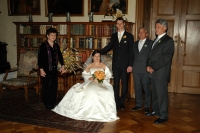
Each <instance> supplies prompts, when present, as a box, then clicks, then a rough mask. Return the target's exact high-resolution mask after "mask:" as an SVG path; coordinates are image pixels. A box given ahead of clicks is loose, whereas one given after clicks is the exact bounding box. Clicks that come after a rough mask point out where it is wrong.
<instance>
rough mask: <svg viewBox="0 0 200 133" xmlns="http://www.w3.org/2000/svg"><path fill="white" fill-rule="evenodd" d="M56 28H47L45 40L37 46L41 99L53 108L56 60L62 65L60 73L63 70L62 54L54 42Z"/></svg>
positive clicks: (56, 85)
mask: <svg viewBox="0 0 200 133" xmlns="http://www.w3.org/2000/svg"><path fill="white" fill-rule="evenodd" d="M57 34H58V32H57V30H56V29H55V28H49V29H48V30H47V31H46V35H47V40H46V41H45V42H43V43H42V44H41V46H40V48H39V55H38V66H39V69H40V76H41V79H42V100H43V103H44V105H45V107H46V108H47V109H53V108H54V106H55V103H56V97H57V87H58V76H57V73H58V70H57V65H58V61H59V62H60V64H61V65H62V68H61V69H60V72H61V74H63V73H64V72H65V70H64V61H63V56H62V53H61V51H60V47H59V45H58V43H56V42H55V40H56V37H57Z"/></svg>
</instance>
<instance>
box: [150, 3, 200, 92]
mask: <svg viewBox="0 0 200 133" xmlns="http://www.w3.org/2000/svg"><path fill="white" fill-rule="evenodd" d="M199 5H200V1H199V0H153V1H152V13H151V18H152V19H151V34H150V38H151V39H154V38H155V28H154V27H155V21H156V20H157V19H158V18H164V19H166V20H167V21H168V32H167V34H168V35H169V36H171V37H172V38H173V39H174V43H175V53H174V56H173V61H172V67H171V80H170V83H169V87H168V91H169V92H178V93H191V94H200V37H199V35H200V8H199Z"/></svg>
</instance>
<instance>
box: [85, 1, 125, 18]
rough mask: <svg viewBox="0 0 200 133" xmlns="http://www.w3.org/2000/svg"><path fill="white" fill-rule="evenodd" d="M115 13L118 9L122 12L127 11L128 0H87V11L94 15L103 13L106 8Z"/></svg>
mask: <svg viewBox="0 0 200 133" xmlns="http://www.w3.org/2000/svg"><path fill="white" fill-rule="evenodd" d="M111 9H112V12H113V13H115V12H116V9H120V10H121V11H122V13H123V14H127V13H128V0H88V12H94V14H96V15H105V14H106V12H107V11H108V10H111Z"/></svg>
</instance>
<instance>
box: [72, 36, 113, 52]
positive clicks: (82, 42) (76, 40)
mask: <svg viewBox="0 0 200 133" xmlns="http://www.w3.org/2000/svg"><path fill="white" fill-rule="evenodd" d="M109 42H110V37H100V38H94V37H85V38H83V37H71V38H70V47H71V48H81V49H101V48H103V47H105V46H106V45H108V43H109Z"/></svg>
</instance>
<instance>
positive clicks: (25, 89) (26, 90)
mask: <svg viewBox="0 0 200 133" xmlns="http://www.w3.org/2000/svg"><path fill="white" fill-rule="evenodd" d="M24 91H25V98H26V101H27V102H28V87H27V86H26V87H24Z"/></svg>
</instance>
